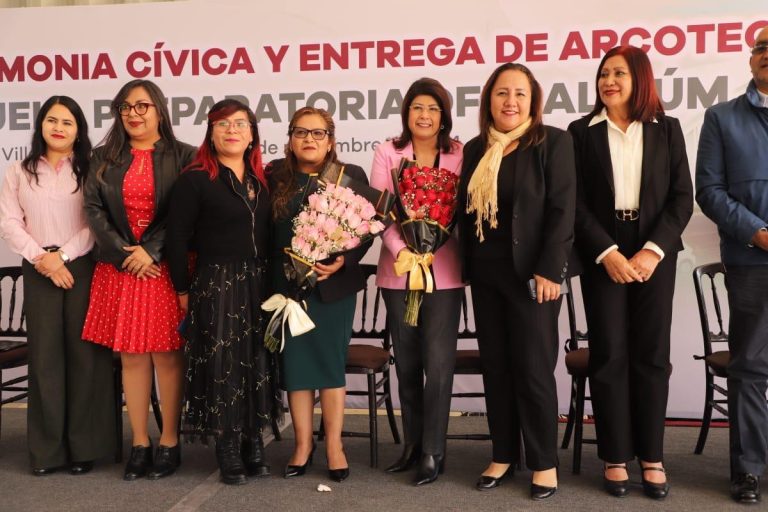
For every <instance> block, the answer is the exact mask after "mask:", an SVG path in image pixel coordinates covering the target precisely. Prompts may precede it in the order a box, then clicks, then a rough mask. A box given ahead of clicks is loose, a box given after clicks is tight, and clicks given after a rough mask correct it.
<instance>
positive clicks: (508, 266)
mask: <svg viewBox="0 0 768 512" xmlns="http://www.w3.org/2000/svg"><path fill="white" fill-rule="evenodd" d="M461 180H462V182H461V186H460V194H461V195H460V205H461V206H462V213H463V215H462V218H461V221H460V222H461V224H460V232H459V233H460V235H459V236H460V239H461V246H462V250H463V270H464V275H465V277H466V278H468V279H469V281H470V284H471V286H472V301H473V307H474V314H475V322H476V325H477V337H478V345H479V349H480V358H481V362H482V365H483V382H484V385H485V393H486V407H487V411H488V426H489V430H490V434H491V441H492V443H493V459H492V461H491V464H490V465H489V466H488V468H487V469H486V470H485V471H484V472H483V473H482V475H481V476H480V479H479V480H478V481H477V488H478V489H479V490H488V489H493V488H495V487H497V486H498V485H499V484H500V483H501V481H502V478H503V477H504V476H505V475H507V474H510V473H511V472H512V470H511V466H512V464H513V463H515V462H516V461H517V460H518V458H519V455H520V454H519V432H520V431H522V434H523V443H524V445H525V453H526V463H527V465H528V467H529V469H531V470H532V471H533V477H532V482H531V498H533V499H535V500H541V499H545V498H548V497H550V496H552V495H553V494H554V493H555V491H556V490H557V472H556V467H557V389H556V384H555V377H554V370H555V365H556V363H557V348H558V333H557V318H558V314H559V311H560V300H559V299H560V283H561V282H562V281H563V279H564V278H565V276H566V273H567V272H568V259H569V255H570V253H571V245H572V243H573V222H574V212H575V202H576V178H575V171H574V156H573V145H572V142H571V138H570V136H569V135H568V133H566V132H564V131H562V130H559V129H557V128H552V127H549V126H544V124H543V123H542V91H541V87H540V86H539V84H538V83H537V82H536V80H535V78H534V77H533V75H532V74H531V72H530V70H528V68H526V67H525V66H522V65H520V64H504V65H502V66H500V67H499V68H497V69H496V70H495V71H494V72H493V74H492V75H491V77H490V78H489V79H488V82H486V84H485V87H484V88H483V92H482V95H481V103H480V134H479V135H478V136H477V137H476V138H474V139H472V140H471V141H469V142H468V143H467V145H466V146H464V165H463V168H462V174H461ZM534 296H535V299H533V297H534Z"/></svg>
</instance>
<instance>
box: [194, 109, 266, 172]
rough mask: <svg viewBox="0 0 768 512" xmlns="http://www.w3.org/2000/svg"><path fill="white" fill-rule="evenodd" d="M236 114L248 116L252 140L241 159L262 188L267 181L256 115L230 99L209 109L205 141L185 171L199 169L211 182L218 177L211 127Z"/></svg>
mask: <svg viewBox="0 0 768 512" xmlns="http://www.w3.org/2000/svg"><path fill="white" fill-rule="evenodd" d="M236 112H244V113H245V115H246V116H248V122H250V123H251V137H252V138H253V141H252V142H251V147H250V149H246V150H245V154H244V155H243V158H244V159H245V160H246V161H247V162H248V163H249V164H250V167H251V170H252V171H253V174H254V175H255V176H256V177H257V178H258V179H259V181H260V182H261V183H262V184H263V185H264V186H266V185H267V180H266V179H265V178H264V166H263V165H262V162H261V147H260V146H259V142H260V140H259V126H258V124H257V119H256V115H255V114H254V113H253V112H251V109H249V108H248V106H247V105H245V104H244V103H242V102H240V101H238V100H235V99H231V98H230V99H225V100H221V101H219V102H217V103H216V104H215V105H214V106H212V107H211V110H210V111H209V112H208V128H207V129H206V131H205V139H203V143H202V144H201V145H200V147H199V148H198V149H197V154H195V158H194V160H192V163H190V164H189V165H188V166H187V168H186V169H201V170H204V171H206V172H207V173H208V175H209V176H210V178H211V180H214V179H216V176H218V175H219V161H218V157H217V153H216V148H215V147H214V145H213V143H212V142H211V133H212V132H213V125H214V123H216V121H220V120H221V119H224V118H225V117H229V116H231V115H232V114H234V113H236ZM186 169H185V170H186Z"/></svg>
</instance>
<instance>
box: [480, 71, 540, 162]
mask: <svg viewBox="0 0 768 512" xmlns="http://www.w3.org/2000/svg"><path fill="white" fill-rule="evenodd" d="M505 71H520V72H521V73H523V74H524V75H525V76H526V77H527V78H528V85H530V86H531V126H530V127H529V128H528V131H527V132H526V133H525V135H523V136H522V137H521V138H520V143H521V144H522V145H523V146H522V147H527V146H536V145H538V144H540V143H541V142H542V141H543V140H544V137H545V136H546V133H547V132H546V130H544V121H543V109H544V107H543V105H544V99H543V96H544V93H543V92H542V90H541V85H539V82H537V81H536V78H535V77H534V76H533V73H531V70H530V69H528V68H527V67H525V66H523V65H522V64H517V63H516V62H508V63H506V64H502V65H501V66H499V67H497V68H496V69H495V70H494V71H493V73H491V76H490V77H488V81H487V82H485V85H484V86H483V92H482V93H481V95H480V141H481V142H482V144H483V147H484V148H485V147H487V146H488V129H489V128H490V127H491V126H492V125H493V117H491V93H492V92H493V87H494V86H495V85H496V80H498V79H499V76H501V74H502V73H503V72H505Z"/></svg>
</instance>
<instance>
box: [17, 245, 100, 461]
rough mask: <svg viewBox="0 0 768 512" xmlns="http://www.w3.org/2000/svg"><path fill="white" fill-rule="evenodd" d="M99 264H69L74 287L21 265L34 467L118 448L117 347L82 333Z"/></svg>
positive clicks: (29, 433)
mask: <svg viewBox="0 0 768 512" xmlns="http://www.w3.org/2000/svg"><path fill="white" fill-rule="evenodd" d="M93 267H94V263H93V260H92V259H91V258H90V256H88V255H86V256H83V257H80V258H77V259H75V260H74V261H72V262H71V263H68V264H67V268H68V269H69V271H70V272H71V273H72V276H73V277H74V279H75V285H74V287H73V288H72V289H71V290H65V289H63V288H58V287H57V286H55V285H54V284H53V283H52V282H51V280H50V279H48V278H46V277H43V276H42V275H41V274H40V273H38V272H37V271H36V270H35V267H34V266H33V265H32V264H30V263H29V262H27V261H24V262H23V263H22V273H23V276H24V310H25V312H26V315H27V334H28V342H29V345H28V346H29V369H28V371H29V398H28V408H27V437H28V443H29V454H30V459H31V462H32V467H35V468H49V467H56V466H62V465H64V464H67V463H68V462H78V461H89V460H95V459H98V458H100V457H103V456H105V455H108V454H110V453H112V452H113V450H114V448H115V417H114V412H115V408H114V384H113V379H112V351H110V350H109V349H108V348H106V347H102V346H99V345H96V344H94V343H90V342H87V341H83V339H82V338H81V334H82V331H83V323H84V322H85V314H86V311H87V310H88V298H89V295H90V291H91V278H92V276H93Z"/></svg>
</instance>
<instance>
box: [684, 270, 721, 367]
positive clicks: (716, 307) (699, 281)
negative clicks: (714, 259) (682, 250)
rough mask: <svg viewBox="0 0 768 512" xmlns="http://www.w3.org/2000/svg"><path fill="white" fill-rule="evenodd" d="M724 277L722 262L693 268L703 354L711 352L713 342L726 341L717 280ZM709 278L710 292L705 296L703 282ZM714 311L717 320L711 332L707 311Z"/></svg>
mask: <svg viewBox="0 0 768 512" xmlns="http://www.w3.org/2000/svg"><path fill="white" fill-rule="evenodd" d="M719 276H720V277H719ZM724 278H725V266H724V265H723V264H722V263H719V262H718V263H709V264H707V265H701V266H699V267H696V268H695V269H693V286H694V288H695V289H696V301H697V302H698V304H699V318H700V319H701V333H702V335H703V339H704V355H705V356H708V355H710V354H712V352H713V349H712V344H713V343H727V342H728V333H727V332H726V331H725V329H723V311H722V308H721V307H720V295H719V292H718V286H719V285H718V282H719V281H721V280H722V279H724ZM707 280H709V288H710V292H711V293H710V294H709V297H708V296H707V293H706V290H705V282H706V281H707ZM710 311H714V313H715V320H717V329H718V331H717V332H713V330H712V326H711V324H710V317H709V312H710Z"/></svg>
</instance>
